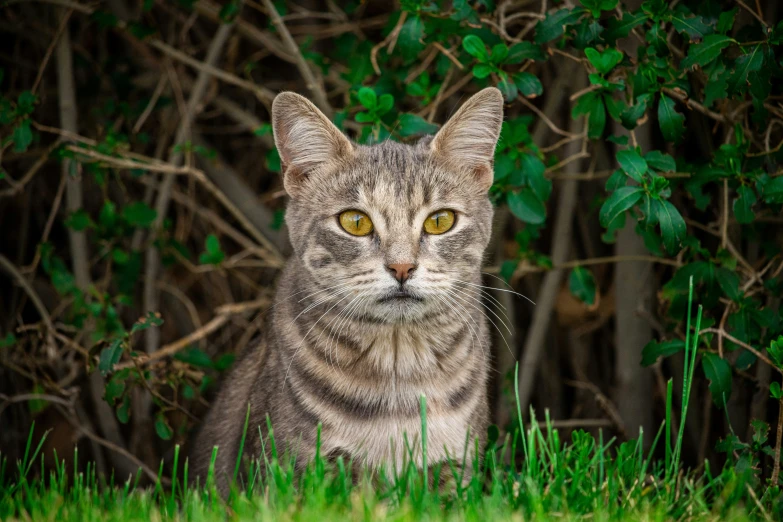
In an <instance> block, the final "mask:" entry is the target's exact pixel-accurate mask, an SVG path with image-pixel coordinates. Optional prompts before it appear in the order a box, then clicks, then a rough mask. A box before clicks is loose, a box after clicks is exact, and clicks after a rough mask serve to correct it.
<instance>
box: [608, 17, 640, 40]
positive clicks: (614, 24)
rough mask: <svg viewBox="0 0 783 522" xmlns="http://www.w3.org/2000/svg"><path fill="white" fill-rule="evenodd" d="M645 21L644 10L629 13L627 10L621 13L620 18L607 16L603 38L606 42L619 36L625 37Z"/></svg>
mask: <svg viewBox="0 0 783 522" xmlns="http://www.w3.org/2000/svg"><path fill="white" fill-rule="evenodd" d="M645 21H647V15H646V14H645V13H644V12H641V11H640V12H638V13H629V12H628V11H626V12H624V13H623V17H622V19H620V20H618V19H617V18H614V17H612V18H609V20H608V22H607V24H606V25H607V27H606V32H605V33H604V40H606V41H607V42H610V43H612V42H614V41H615V40H617V39H619V38H625V37H627V36H628V35H629V34H631V31H632V30H633V29H634V28H635V27H638V26H639V25H641V24H643V23H644V22H645Z"/></svg>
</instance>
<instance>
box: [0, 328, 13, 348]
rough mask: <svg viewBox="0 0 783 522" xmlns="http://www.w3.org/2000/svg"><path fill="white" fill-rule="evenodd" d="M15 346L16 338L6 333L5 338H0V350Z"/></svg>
mask: <svg viewBox="0 0 783 522" xmlns="http://www.w3.org/2000/svg"><path fill="white" fill-rule="evenodd" d="M15 344H16V336H15V335H14V334H12V333H11V332H8V333H7V334H6V336H5V337H0V348H10V347H11V346H13V345H15Z"/></svg>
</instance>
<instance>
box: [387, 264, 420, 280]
mask: <svg viewBox="0 0 783 522" xmlns="http://www.w3.org/2000/svg"><path fill="white" fill-rule="evenodd" d="M386 268H387V269H388V270H389V272H391V274H392V276H394V279H396V280H397V281H399V282H400V284H402V283H404V282H405V281H407V280H408V279H410V277H411V274H412V273H413V271H414V270H415V269H416V265H412V264H410V263H392V264H390V265H387V266H386Z"/></svg>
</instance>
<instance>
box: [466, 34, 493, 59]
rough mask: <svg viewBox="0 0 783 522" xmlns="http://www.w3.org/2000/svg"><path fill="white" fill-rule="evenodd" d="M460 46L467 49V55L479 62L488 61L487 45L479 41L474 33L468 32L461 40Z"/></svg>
mask: <svg viewBox="0 0 783 522" xmlns="http://www.w3.org/2000/svg"><path fill="white" fill-rule="evenodd" d="M462 47H463V48H464V49H465V51H467V53H468V54H469V55H471V56H472V57H473V58H475V59H477V60H478V61H480V62H488V61H489V54H488V53H487V46H486V45H484V42H483V41H481V38H479V37H478V36H476V35H475V34H469V35H468V36H466V37H465V38H464V39H463V40H462Z"/></svg>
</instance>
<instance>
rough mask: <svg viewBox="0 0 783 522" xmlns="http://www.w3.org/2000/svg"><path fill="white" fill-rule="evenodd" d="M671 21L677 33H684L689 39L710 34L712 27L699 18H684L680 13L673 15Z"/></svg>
mask: <svg viewBox="0 0 783 522" xmlns="http://www.w3.org/2000/svg"><path fill="white" fill-rule="evenodd" d="M671 21H672V25H673V26H674V28H675V29H676V30H677V31H678V32H680V33H686V34H687V35H688V36H690V37H691V38H703V37H704V35H706V34H709V33H710V32H712V27H711V26H710V25H709V24H707V23H706V22H705V21H704V19H703V18H702V17H701V16H693V17H689V18H686V17H685V16H683V14H682V13H674V14H672V18H671Z"/></svg>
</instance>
